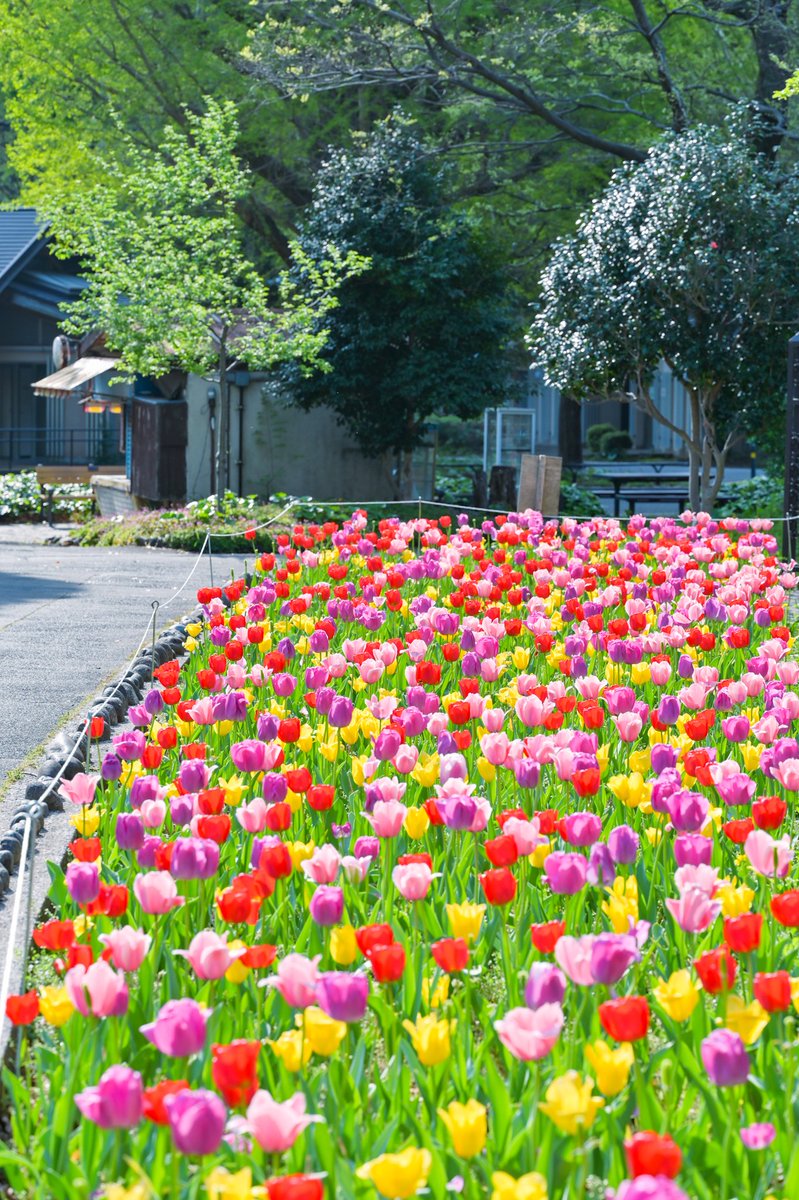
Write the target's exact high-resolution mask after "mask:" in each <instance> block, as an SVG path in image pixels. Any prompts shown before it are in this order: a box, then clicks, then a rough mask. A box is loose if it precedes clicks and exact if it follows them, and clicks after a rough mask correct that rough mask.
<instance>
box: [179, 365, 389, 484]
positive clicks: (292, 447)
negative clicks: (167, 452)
mask: <svg viewBox="0 0 799 1200" xmlns="http://www.w3.org/2000/svg"><path fill="white" fill-rule="evenodd" d="M209 387H214V385H213V384H209V383H208V381H207V380H205V379H201V378H199V377H198V376H196V375H190V376H189V380H188V384H187V387H186V399H187V401H188V445H187V452H186V454H187V459H186V486H187V493H188V494H187V499H189V500H197V499H199V498H200V497H202V496H207V495H209V493H210V491H211V473H210V458H211V453H210V451H211V436H210V428H209V415H210V414H209V405H208V390H209ZM216 391H217V392H218V388H217V389H216ZM243 404H244V411H243V420H242V425H243V431H244V436H243V438H242V439H241V459H242V471H241V477H242V486H241V491H242V493H243V494H244V495H250V494H252V493H255V494H257V495H259V496H268V495H270V494H271V493H273V492H287V493H289V494H290V495H294V496H313V497H314V498H315V499H318V500H382V499H386V498H388V497H390V496H391V495H392V492H393V486H394V484H393V480H392V477H391V473H390V471H391V464H390V463H389V462H388V460H387V459H378V460H373V459H368V458H366V457H365V456H364V455H363V454H361V453H360V451H359V450H357V448H355V447H354V446H353V445H352V443H351V439H350V438H349V436H348V435H347V433H346V432H345V431H344V430H343V429H342V428H341V426H339V425H338V424H337V423H336V418H335V415H334V414H333V413H332V412H331V411H330V410H329V409H315V410H314V411H313V412H310V413H305V412H302V411H301V410H299V409H293V408H285V407H284V406H283V405H282V404H280V403H279V402H277V401H276V400H275V399H274V398H266V397H265V396H264V392H263V377H262V376H256V377H253V379H252V381H251V382H250V383H249V384H248V386H247V387H246V388H244V389H243ZM216 407H217V418H218V409H219V404H218V402H217V405H216ZM238 431H239V389H238V388H237V387H236V386H235V385H234V386H232V387H231V440H230V481H231V486H232V489H233V491H238V490H239V466H238V460H239V433H238Z"/></svg>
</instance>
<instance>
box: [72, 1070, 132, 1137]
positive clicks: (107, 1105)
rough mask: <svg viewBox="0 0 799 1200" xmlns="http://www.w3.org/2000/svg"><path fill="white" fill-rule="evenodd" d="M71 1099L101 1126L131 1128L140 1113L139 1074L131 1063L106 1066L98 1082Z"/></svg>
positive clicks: (86, 1115)
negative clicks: (129, 1065)
mask: <svg viewBox="0 0 799 1200" xmlns="http://www.w3.org/2000/svg"><path fill="white" fill-rule="evenodd" d="M75 1103H76V1105H77V1106H78V1108H79V1109H80V1111H81V1112H82V1113H83V1115H84V1117H87V1118H88V1119H89V1120H90V1121H92V1122H94V1124H95V1125H99V1127H100V1128H101V1129H132V1128H133V1126H134V1125H138V1123H139V1121H141V1119H142V1114H143V1105H144V1088H143V1086H142V1078H141V1075H140V1074H139V1072H138V1071H134V1070H133V1069H132V1068H131V1067H125V1066H122V1065H119V1066H115V1067H109V1068H108V1070H107V1071H105V1072H104V1073H103V1074H102V1075H101V1076H100V1082H99V1083H97V1084H96V1085H95V1086H93V1087H87V1088H84V1089H83V1091H82V1092H78V1094H77V1095H76V1097H75Z"/></svg>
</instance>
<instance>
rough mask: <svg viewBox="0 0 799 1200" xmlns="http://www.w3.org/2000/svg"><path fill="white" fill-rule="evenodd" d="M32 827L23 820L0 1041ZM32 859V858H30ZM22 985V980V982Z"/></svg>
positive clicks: (1, 989)
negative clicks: (23, 826) (23, 828)
mask: <svg viewBox="0 0 799 1200" xmlns="http://www.w3.org/2000/svg"><path fill="white" fill-rule="evenodd" d="M32 827H33V824H32V821H31V818H30V817H29V816H28V817H26V818H25V833H24V834H23V837H22V854H21V857H20V863H19V875H18V876H17V886H16V889H15V891H14V905H13V908H12V909H11V926H10V928H9V931H8V951H7V953H6V960H5V963H4V965H3V982H2V986H0V1039H2V1034H3V1032H4V1030H5V1023H6V1020H7V1019H8V1018H7V1017H6V1001H7V1000H8V989H9V988H10V986H11V967H12V963H13V959H14V945H15V942H16V940H17V925H18V923H19V910H20V908H21V907H22V893H23V891H24V886H23V885H24V882H25V868H26V867H27V865H28V843H29V842H30V836H31V829H32ZM31 857H32V856H31ZM28 886H29V887H31V888H32V887H33V872H31V878H30V883H29V884H28ZM23 984H24V980H23Z"/></svg>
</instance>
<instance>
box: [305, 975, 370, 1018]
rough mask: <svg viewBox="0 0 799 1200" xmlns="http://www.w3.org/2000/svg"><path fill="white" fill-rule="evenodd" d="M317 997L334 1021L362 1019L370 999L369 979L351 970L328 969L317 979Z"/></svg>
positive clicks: (322, 1007) (323, 1009) (324, 1010)
mask: <svg viewBox="0 0 799 1200" xmlns="http://www.w3.org/2000/svg"><path fill="white" fill-rule="evenodd" d="M316 998H317V1000H318V1001H319V1007H320V1008H321V1009H322V1011H323V1012H326V1013H327V1015H328V1016H329V1017H332V1018H333V1020H334V1021H346V1022H347V1023H348V1024H351V1023H352V1022H355V1021H360V1020H361V1019H362V1018H363V1015H364V1013H365V1012H366V1003H367V1000H368V999H369V980H368V979H367V978H366V976H365V975H358V974H354V975H351V974H350V973H349V971H326V972H324V973H323V974H322V975H320V976H319V978H318V980H317V981H316Z"/></svg>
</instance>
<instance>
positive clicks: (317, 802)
mask: <svg viewBox="0 0 799 1200" xmlns="http://www.w3.org/2000/svg"><path fill="white" fill-rule="evenodd" d="M289 787H290V788H291V790H292V791H293V792H295V791H297V789H296V788H295V787H292V785H291V782H289ZM335 795H336V789H335V788H334V787H333V785H332V784H331V783H315V784H314V785H313V787H309V788H308V789H307V797H306V798H307V800H308V807H309V808H312V809H313V810H314V812H327V811H328V809H330V808H332V807H333V800H334V799H335Z"/></svg>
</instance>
